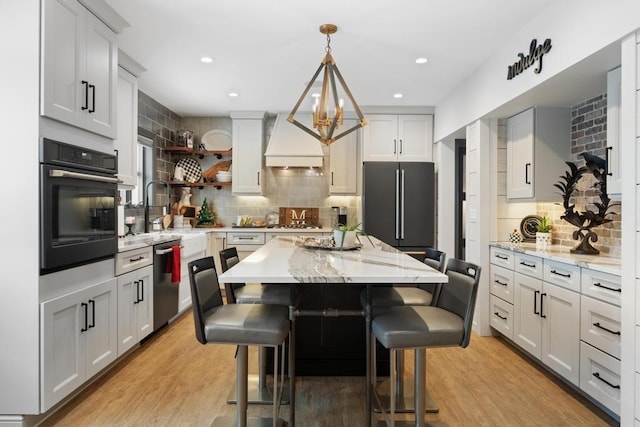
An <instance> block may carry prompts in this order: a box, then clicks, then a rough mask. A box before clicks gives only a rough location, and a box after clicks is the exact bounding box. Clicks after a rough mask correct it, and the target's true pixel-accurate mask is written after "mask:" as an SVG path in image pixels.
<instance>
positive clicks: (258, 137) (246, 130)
mask: <svg viewBox="0 0 640 427" xmlns="http://www.w3.org/2000/svg"><path fill="white" fill-rule="evenodd" d="M262 128H263V122H262V120H253V119H237V120H235V119H234V120H233V166H232V168H231V176H232V178H231V181H232V184H231V188H232V192H233V193H238V194H262V186H263V181H264V177H263V176H262V159H263V157H264V156H263V150H262V138H263V137H262V135H263V129H262Z"/></svg>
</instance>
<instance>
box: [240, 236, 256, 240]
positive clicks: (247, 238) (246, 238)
mask: <svg viewBox="0 0 640 427" xmlns="http://www.w3.org/2000/svg"><path fill="white" fill-rule="evenodd" d="M236 239H238V240H254V238H253V237H242V236H238V237H236Z"/></svg>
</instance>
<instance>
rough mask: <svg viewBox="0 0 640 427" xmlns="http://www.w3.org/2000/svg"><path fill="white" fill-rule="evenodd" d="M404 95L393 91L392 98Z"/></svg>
mask: <svg viewBox="0 0 640 427" xmlns="http://www.w3.org/2000/svg"><path fill="white" fill-rule="evenodd" d="M403 96H404V95H402V94H401V93H394V94H393V97H394V98H402V97H403Z"/></svg>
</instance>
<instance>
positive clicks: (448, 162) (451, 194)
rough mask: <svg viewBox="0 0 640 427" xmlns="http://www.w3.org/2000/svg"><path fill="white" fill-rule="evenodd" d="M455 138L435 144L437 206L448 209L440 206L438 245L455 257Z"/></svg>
mask: <svg viewBox="0 0 640 427" xmlns="http://www.w3.org/2000/svg"><path fill="white" fill-rule="evenodd" d="M455 144H456V143H455V140H454V139H450V140H444V141H440V142H438V143H436V144H435V148H434V159H435V164H436V165H435V167H436V173H437V176H438V191H437V194H438V200H437V203H436V206H438V207H443V206H447V207H448V208H447V209H442V208H439V212H438V215H437V217H438V223H437V230H438V236H437V242H436V247H437V248H438V249H439V250H441V251H444V252H446V254H447V258H454V257H455V253H456V250H455V249H456V246H455V219H456V218H455V210H454V206H455V196H456V168H455Z"/></svg>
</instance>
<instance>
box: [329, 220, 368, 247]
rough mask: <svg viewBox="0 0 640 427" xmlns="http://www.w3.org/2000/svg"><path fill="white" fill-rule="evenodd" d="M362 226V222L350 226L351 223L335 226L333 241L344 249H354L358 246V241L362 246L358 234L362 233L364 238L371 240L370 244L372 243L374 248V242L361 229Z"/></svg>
mask: <svg viewBox="0 0 640 427" xmlns="http://www.w3.org/2000/svg"><path fill="white" fill-rule="evenodd" d="M360 225H362V223H361V222H359V223H357V224H355V225H349V223H347V224H338V225H337V226H335V227H334V228H333V241H334V242H335V245H336V246H338V247H340V249H342V248H344V247H347V248H352V247H354V246H355V245H356V241H357V242H358V243H359V244H362V242H361V241H360V237H359V236H358V233H360V234H362V235H363V236H366V237H367V239H368V240H369V243H371V246H373V241H372V240H371V238H370V237H369V235H367V233H365V232H364V230H362V229H361V228H360Z"/></svg>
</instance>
